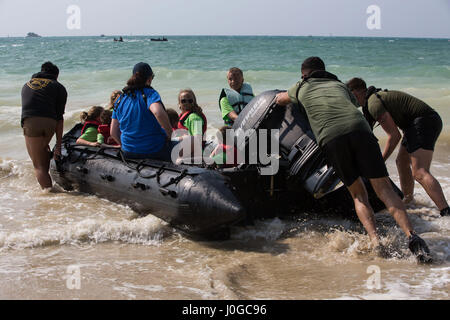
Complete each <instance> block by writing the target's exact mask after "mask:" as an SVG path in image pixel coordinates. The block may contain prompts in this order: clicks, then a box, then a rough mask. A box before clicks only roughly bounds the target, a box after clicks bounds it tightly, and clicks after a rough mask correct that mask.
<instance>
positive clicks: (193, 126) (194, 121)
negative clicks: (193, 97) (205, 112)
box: [183, 113, 203, 136]
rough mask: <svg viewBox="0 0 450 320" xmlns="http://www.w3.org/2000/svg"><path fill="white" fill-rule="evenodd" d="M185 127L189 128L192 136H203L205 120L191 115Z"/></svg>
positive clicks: (194, 114) (185, 122)
mask: <svg viewBox="0 0 450 320" xmlns="http://www.w3.org/2000/svg"><path fill="white" fill-rule="evenodd" d="M183 125H184V126H185V127H186V128H188V132H189V134H190V135H191V136H195V135H198V134H199V135H201V136H202V135H203V119H202V117H200V116H199V115H198V114H196V113H191V114H190V115H189V117H187V118H186V120H184V122H183Z"/></svg>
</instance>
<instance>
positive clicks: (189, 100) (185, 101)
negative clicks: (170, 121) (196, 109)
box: [181, 99, 194, 103]
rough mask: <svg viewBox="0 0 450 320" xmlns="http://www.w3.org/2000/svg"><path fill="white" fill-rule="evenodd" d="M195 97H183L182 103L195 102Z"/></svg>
mask: <svg viewBox="0 0 450 320" xmlns="http://www.w3.org/2000/svg"><path fill="white" fill-rule="evenodd" d="M193 102H194V99H181V103H193Z"/></svg>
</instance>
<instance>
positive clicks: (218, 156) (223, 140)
mask: <svg viewBox="0 0 450 320" xmlns="http://www.w3.org/2000/svg"><path fill="white" fill-rule="evenodd" d="M228 129H231V127H230V126H223V127H221V128H220V129H219V131H218V132H217V138H218V139H219V144H218V145H217V146H216V148H215V149H214V150H213V152H211V154H210V157H211V158H212V159H214V162H215V164H216V166H219V167H221V168H232V167H235V166H236V165H237V149H236V148H235V147H234V143H232V142H231V141H227V130H228ZM227 155H232V156H233V157H234V159H233V160H231V161H230V160H229V161H227Z"/></svg>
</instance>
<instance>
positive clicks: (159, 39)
mask: <svg viewBox="0 0 450 320" xmlns="http://www.w3.org/2000/svg"><path fill="white" fill-rule="evenodd" d="M150 41H168V40H167V38H166V37H162V38H151V39H150Z"/></svg>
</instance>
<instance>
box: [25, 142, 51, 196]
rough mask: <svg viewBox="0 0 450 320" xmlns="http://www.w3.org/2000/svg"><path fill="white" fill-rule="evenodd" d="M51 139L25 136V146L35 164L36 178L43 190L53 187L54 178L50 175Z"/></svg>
mask: <svg viewBox="0 0 450 320" xmlns="http://www.w3.org/2000/svg"><path fill="white" fill-rule="evenodd" d="M50 140H51V137H50V138H49V137H28V136H25V144H26V147H27V151H28V154H29V156H30V158H31V161H32V162H33V167H34V173H35V176H36V178H37V180H38V182H39V184H40V185H41V188H42V189H46V188H51V187H52V178H51V177H50V174H49V167H50V152H49V146H48V144H49V143H50Z"/></svg>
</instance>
